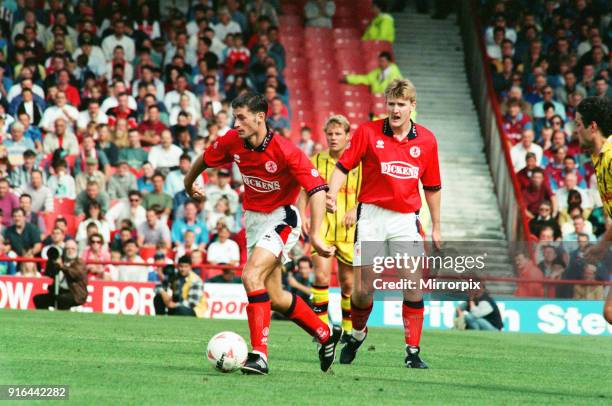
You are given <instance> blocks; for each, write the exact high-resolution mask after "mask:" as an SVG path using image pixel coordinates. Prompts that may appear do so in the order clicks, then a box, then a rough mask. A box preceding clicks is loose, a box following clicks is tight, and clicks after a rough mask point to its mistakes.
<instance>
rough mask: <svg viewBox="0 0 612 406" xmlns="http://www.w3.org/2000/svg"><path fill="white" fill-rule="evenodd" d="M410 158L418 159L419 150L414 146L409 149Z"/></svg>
mask: <svg viewBox="0 0 612 406" xmlns="http://www.w3.org/2000/svg"><path fill="white" fill-rule="evenodd" d="M410 156H411V157H413V158H418V157H420V156H421V148H419V147H417V146H416V145H415V146H414V147H412V148H410Z"/></svg>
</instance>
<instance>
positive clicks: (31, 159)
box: [10, 149, 36, 188]
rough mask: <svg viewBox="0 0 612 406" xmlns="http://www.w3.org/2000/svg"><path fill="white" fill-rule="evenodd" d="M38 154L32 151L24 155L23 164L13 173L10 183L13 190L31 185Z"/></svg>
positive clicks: (27, 151) (29, 150)
mask: <svg viewBox="0 0 612 406" xmlns="http://www.w3.org/2000/svg"><path fill="white" fill-rule="evenodd" d="M35 164H36V152H34V151H33V150H31V149H28V150H26V151H25V152H24V153H23V164H22V165H19V166H17V167H16V168H14V169H13V170H12V171H11V174H10V182H11V186H12V187H13V188H20V187H22V186H25V185H27V184H29V183H30V181H31V180H32V171H33V170H34V169H35Z"/></svg>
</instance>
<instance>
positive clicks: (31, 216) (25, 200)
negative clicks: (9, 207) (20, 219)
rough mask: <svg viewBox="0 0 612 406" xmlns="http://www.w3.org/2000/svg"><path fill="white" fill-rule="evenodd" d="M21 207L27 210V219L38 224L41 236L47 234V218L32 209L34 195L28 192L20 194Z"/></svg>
mask: <svg viewBox="0 0 612 406" xmlns="http://www.w3.org/2000/svg"><path fill="white" fill-rule="evenodd" d="M19 207H21V208H22V209H23V211H24V212H25V216H26V221H27V222H28V223H32V224H34V225H35V226H37V227H38V229H39V230H40V235H41V236H43V235H46V234H47V227H46V226H45V220H44V219H43V217H42V216H41V215H39V214H38V213H37V212H34V211H33V210H32V196H30V195H29V194H27V193H23V194H22V195H21V196H19Z"/></svg>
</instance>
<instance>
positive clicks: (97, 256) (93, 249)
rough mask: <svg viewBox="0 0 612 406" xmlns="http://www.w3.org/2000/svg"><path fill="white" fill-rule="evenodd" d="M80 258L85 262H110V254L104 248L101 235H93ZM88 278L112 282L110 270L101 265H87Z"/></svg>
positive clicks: (106, 266)
mask: <svg viewBox="0 0 612 406" xmlns="http://www.w3.org/2000/svg"><path fill="white" fill-rule="evenodd" d="M81 257H82V258H83V259H84V260H85V261H110V260H111V256H110V252H108V249H107V248H106V244H105V241H104V237H103V236H102V235H101V234H98V233H96V234H93V235H91V236H90V237H89V239H88V241H87V247H86V248H85V250H84V251H83V252H82V254H81ZM86 269H87V273H88V274H89V278H90V279H92V280H96V279H97V280H104V281H110V280H112V276H111V273H110V268H109V266H108V265H103V264H88V265H87V266H86Z"/></svg>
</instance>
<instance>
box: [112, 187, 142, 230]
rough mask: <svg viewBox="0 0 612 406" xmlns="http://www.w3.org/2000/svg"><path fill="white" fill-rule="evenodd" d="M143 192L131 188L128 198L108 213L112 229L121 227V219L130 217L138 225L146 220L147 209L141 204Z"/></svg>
mask: <svg viewBox="0 0 612 406" xmlns="http://www.w3.org/2000/svg"><path fill="white" fill-rule="evenodd" d="M141 202H142V194H141V193H140V192H139V191H138V190H130V191H129V192H128V196H127V199H121V201H119V202H118V203H117V204H115V205H114V206H113V207H111V208H110V210H109V211H108V212H107V213H106V221H108V223H109V224H110V227H111V229H113V230H116V229H118V228H119V224H120V223H121V221H123V220H125V219H130V220H131V221H132V222H133V223H134V225H136V227H138V226H139V225H140V224H142V223H144V222H145V221H146V212H147V211H146V209H145V208H144V207H142V206H141V205H140V203H141Z"/></svg>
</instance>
